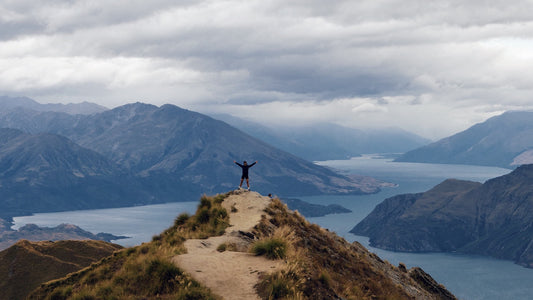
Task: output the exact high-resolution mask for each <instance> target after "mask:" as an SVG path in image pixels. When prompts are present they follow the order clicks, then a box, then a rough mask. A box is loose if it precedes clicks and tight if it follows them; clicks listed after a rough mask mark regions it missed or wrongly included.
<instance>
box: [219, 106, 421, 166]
mask: <svg viewBox="0 0 533 300" xmlns="http://www.w3.org/2000/svg"><path fill="white" fill-rule="evenodd" d="M213 117H214V118H216V119H219V120H222V121H224V122H227V123H228V124H230V125H232V126H234V127H236V128H239V129H240V130H242V131H244V132H246V133H248V134H250V135H251V136H253V137H256V138H258V139H260V140H262V141H265V142H267V143H268V144H271V145H273V146H275V147H277V148H279V149H282V150H284V151H287V152H289V153H292V154H294V155H296V156H299V157H302V158H305V159H307V160H310V161H319V160H328V159H347V158H351V157H356V156H360V155H361V154H368V153H404V152H406V151H409V150H412V149H415V148H418V147H420V146H423V145H427V144H429V143H430V140H428V139H425V138H422V137H420V136H418V135H415V134H413V133H410V132H407V131H405V130H402V129H399V128H386V129H366V130H360V129H354V128H348V127H343V126H339V125H336V124H332V123H314V124H307V125H305V126H295V125H293V124H283V125H276V124H272V126H268V127H267V126H264V125H261V124H259V123H255V122H251V121H246V120H243V119H240V118H237V117H233V116H230V115H224V114H218V115H213Z"/></svg>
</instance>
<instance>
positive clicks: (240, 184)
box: [239, 178, 244, 188]
mask: <svg viewBox="0 0 533 300" xmlns="http://www.w3.org/2000/svg"><path fill="white" fill-rule="evenodd" d="M243 180H244V178H241V183H239V188H241V187H242V181H243Z"/></svg>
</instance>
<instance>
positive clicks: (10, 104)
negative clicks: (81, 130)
mask: <svg viewBox="0 0 533 300" xmlns="http://www.w3.org/2000/svg"><path fill="white" fill-rule="evenodd" d="M18 107H20V108H29V109H32V110H35V111H55V112H64V113H68V114H72V115H75V114H82V115H90V114H95V113H99V112H103V111H106V110H107V109H108V108H106V107H103V106H101V105H98V104H95V103H90V102H82V103H68V104H61V103H47V104H41V103H39V102H37V101H35V100H33V99H31V98H28V97H8V96H0V110H6V109H13V108H18Z"/></svg>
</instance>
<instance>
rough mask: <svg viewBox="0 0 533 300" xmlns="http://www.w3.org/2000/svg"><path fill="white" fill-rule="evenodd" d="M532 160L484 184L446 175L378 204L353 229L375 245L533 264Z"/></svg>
mask: <svg viewBox="0 0 533 300" xmlns="http://www.w3.org/2000/svg"><path fill="white" fill-rule="evenodd" d="M532 183H533V165H523V166H521V167H519V168H517V169H516V170H514V171H513V172H511V173H510V174H507V175H504V176H501V177H497V178H494V179H491V180H488V181H486V182H485V183H484V184H481V183H478V182H471V181H462V180H454V179H449V180H446V181H444V182H442V183H441V184H439V185H437V186H435V187H434V188H433V189H431V190H429V191H427V192H425V193H419V194H405V195H398V196H394V197H391V198H388V199H386V200H385V201H383V203H381V204H379V205H378V206H376V208H375V209H374V210H373V211H372V213H370V214H369V215H368V216H367V217H366V218H365V219H364V220H363V221H361V222H360V223H359V224H357V225H356V226H355V227H354V228H353V229H352V230H351V232H352V233H355V234H358V235H363V236H368V237H370V243H371V244H372V245H373V246H375V247H378V248H383V249H389V250H394V251H407V252H439V251H445V252H463V253H475V254H483V255H490V256H494V257H497V258H503V259H509V260H513V261H515V262H517V263H518V264H520V265H523V266H527V267H532V268H533V227H532V224H533V184H532Z"/></svg>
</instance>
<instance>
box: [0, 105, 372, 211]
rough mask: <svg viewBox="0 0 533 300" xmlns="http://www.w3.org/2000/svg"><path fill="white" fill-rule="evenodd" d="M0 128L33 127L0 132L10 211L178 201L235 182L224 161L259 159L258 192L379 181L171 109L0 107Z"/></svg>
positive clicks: (233, 169) (354, 188)
mask: <svg viewBox="0 0 533 300" xmlns="http://www.w3.org/2000/svg"><path fill="white" fill-rule="evenodd" d="M0 126H10V127H15V128H21V129H22V130H27V131H28V132H33V133H34V134H27V133H23V132H21V131H18V130H14V129H3V130H1V131H0V132H1V134H0V183H1V184H2V186H3V188H2V189H0V193H1V195H2V198H1V200H0V205H1V207H2V209H3V211H4V212H5V211H11V212H13V213H14V214H10V216H13V215H15V214H24V213H28V212H39V211H41V212H42V211H52V210H56V211H57V210H69V209H82V208H97V207H115V206H129V205H134V204H147V203H161V202H171V201H182V200H184V199H188V198H190V197H191V196H196V195H200V194H202V193H215V192H219V191H221V190H227V189H228V188H235V187H236V186H237V185H238V182H239V179H240V168H239V167H238V166H236V165H235V164H233V160H238V161H242V160H249V161H255V160H257V161H259V163H258V164H257V165H256V166H254V167H253V168H252V169H251V170H250V172H251V184H252V188H253V189H255V190H260V191H264V192H265V193H275V194H279V195H284V196H290V195H312V194H323V193H338V194H350V193H355V194H357V193H372V192H376V191H378V190H379V186H380V184H381V183H380V182H378V181H376V180H369V178H363V177H355V176H353V177H346V176H343V175H339V174H337V173H335V172H333V171H331V170H330V169H327V168H324V167H321V166H317V165H314V164H312V163H310V162H307V161H305V160H303V159H300V158H298V157H295V156H293V155H290V154H288V153H286V152H283V151H280V150H278V149H276V148H273V147H271V146H269V145H267V144H265V143H263V142H261V141H259V140H257V139H254V138H252V137H250V136H248V135H247V134H245V133H243V132H241V131H239V130H237V129H235V128H233V127H231V126H229V125H228V124H226V123H224V122H221V121H218V120H214V119H212V118H210V117H207V116H205V115H202V114H199V113H195V112H191V111H188V110H184V109H181V108H179V107H177V106H173V105H164V106H161V107H157V106H154V105H147V104H142V103H135V104H129V105H124V106H121V107H117V108H115V109H113V110H107V111H104V112H102V113H98V114H93V115H69V114H66V113H58V112H36V111H33V110H29V109H25V108H20V107H19V108H15V109H13V110H11V113H9V112H8V111H4V112H3V115H2V116H1V117H0ZM47 132H49V133H47ZM62 136H66V137H68V139H67V138H65V137H62ZM8 216H9V215H8Z"/></svg>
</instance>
